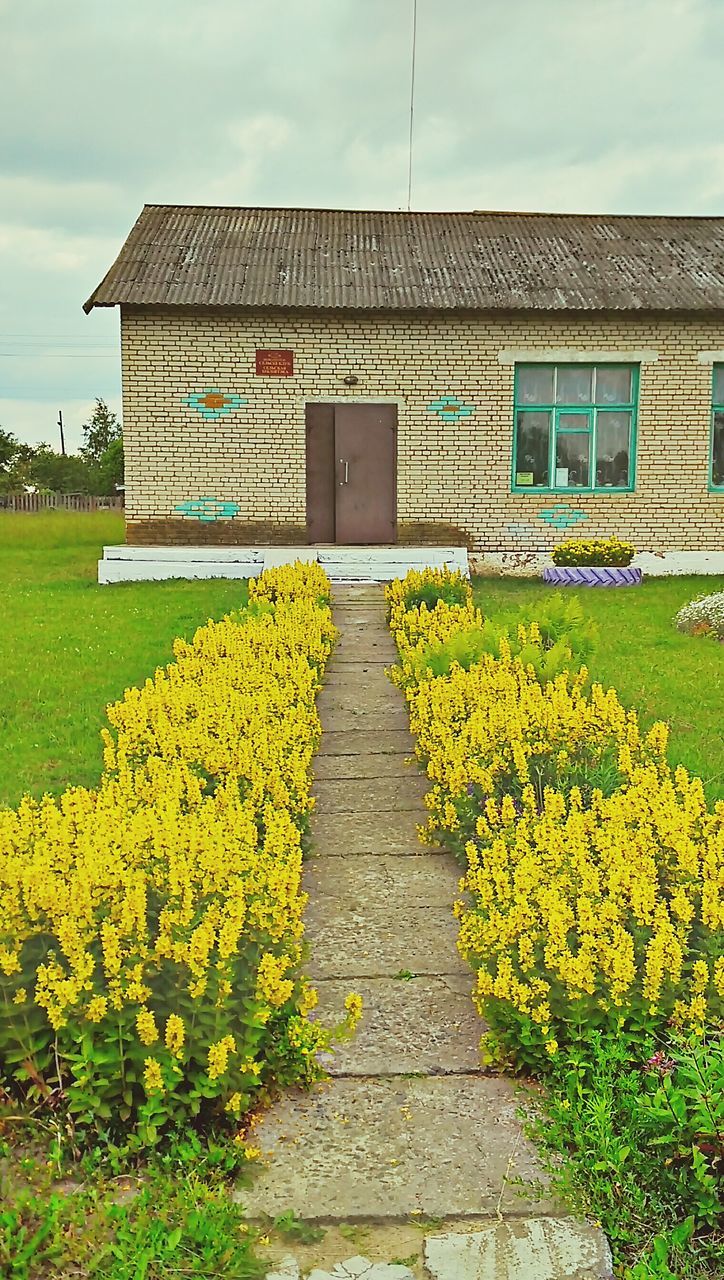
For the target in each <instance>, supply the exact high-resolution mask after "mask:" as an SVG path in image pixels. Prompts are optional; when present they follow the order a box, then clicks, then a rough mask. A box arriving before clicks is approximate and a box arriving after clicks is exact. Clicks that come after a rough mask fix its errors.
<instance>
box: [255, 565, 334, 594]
mask: <svg viewBox="0 0 724 1280" xmlns="http://www.w3.org/2000/svg"><path fill="white" fill-rule="evenodd" d="M291 598H293V599H294V600H301V599H306V600H316V601H324V602H326V603H328V602H329V599H330V584H329V578H328V577H327V574H326V573H325V571H324V569H323V568H322V566H321V564H319V563H318V562H317V561H316V560H297V561H295V563H294V564H293V565H291V566H290V565H288V564H283V565H279V566H277V567H275V568H270V569H265V570H264V573H262V574H260V575H259V577H258V578H250V579H249V599H250V600H269V601H272V602H273V601H276V600H288V599H291Z"/></svg>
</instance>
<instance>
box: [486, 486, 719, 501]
mask: <svg viewBox="0 0 724 1280" xmlns="http://www.w3.org/2000/svg"><path fill="white" fill-rule="evenodd" d="M510 491H511V493H514V494H516V495H520V494H526V493H528V494H530V496H531V497H533V498H551V497H554V498H560V497H564V498H580V497H584V496H585V497H589V498H601V497H613V496H615V497H626V496H627V495H628V496H630V495H631V494H632V493H635V492H636V490H635V489H634V488H629V489H621V488H620V487H619V486H614V485H608V486H605V487H604V488H601V489H584V488H580V489H572V488H570V486H569V488H567V489H538V488H535V487H534V486H533V485H531V484H525V485H523V484H520V485H515V484H514V485H512V487H511V490H510ZM715 492H717V493H724V488H722V489H718V490H715Z"/></svg>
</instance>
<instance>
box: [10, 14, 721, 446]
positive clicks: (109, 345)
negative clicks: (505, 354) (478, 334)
mask: <svg viewBox="0 0 724 1280" xmlns="http://www.w3.org/2000/svg"><path fill="white" fill-rule="evenodd" d="M412 9H413V0H63V3H61V4H58V3H57V0H0V49H2V51H3V70H2V77H0V425H2V426H3V427H4V428H5V429H6V430H9V431H12V432H14V433H15V434H16V435H17V436H18V437H19V438H20V439H22V440H25V441H28V442H30V443H37V442H39V441H45V442H47V443H49V444H51V445H52V446H53V447H56V448H57V447H58V429H57V426H56V422H57V418H58V410H59V409H62V411H63V417H64V419H65V423H66V442H67V446H68V448H69V449H71V450H72V449H75V448H77V446H78V445H79V444H80V443H81V439H82V433H81V427H82V423H83V422H84V421H86V420H87V418H88V417H89V415H90V412H91V411H92V407H93V402H94V399H95V397H97V396H102V397H103V398H104V399H106V400H107V402H108V403H109V404H110V405H111V406H112V407H113V408H115V409H116V410H117V411H118V412H120V409H121V399H120V364H119V350H118V315H117V311H116V310H107V311H106V310H104V311H100V310H96V311H93V312H92V313H91V315H90V316H89V317H86V316H84V314H83V312H82V310H81V307H82V304H83V302H84V300H85V299H86V298H87V297H88V295H89V294H90V293H91V292H92V290H93V289H94V288H95V286H96V284H97V283H98V282H99V280H100V279H101V278H102V276H103V275H104V274H105V272H106V271H107V269H108V267H109V266H110V265H111V263H112V261H113V260H114V258H115V256H116V254H117V253H118V251H119V249H120V247H121V244H122V243H123V240H124V238H125V236H126V234H127V233H128V231H129V230H130V227H131V225H132V224H133V222H134V221H135V218H136V217H137V216H138V213H139V212H140V210H141V208H142V206H143V204H144V203H169V204H232V205H233V204H236V205H255V204H256V205H288V206H314V207H325V208H379V209H399V208H405V207H406V205H407V179H408V136H409V108H410V55H411V31H412ZM722 49H724V0H545V2H544V0H417V48H416V73H415V100H414V135H413V136H414V148H413V173H412V208H413V209H431V210H436V209H447V210H453V209H515V210H543V211H549V212H581V213H596V212H601V213H649V214H655V213H676V214H722V213H724V95H723V94H722V89H721V84H722Z"/></svg>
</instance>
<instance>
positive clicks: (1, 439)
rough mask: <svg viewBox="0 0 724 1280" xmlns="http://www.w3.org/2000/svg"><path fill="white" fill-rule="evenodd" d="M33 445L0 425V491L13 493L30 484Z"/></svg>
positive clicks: (33, 452)
mask: <svg viewBox="0 0 724 1280" xmlns="http://www.w3.org/2000/svg"><path fill="white" fill-rule="evenodd" d="M34 454H35V450H34V449H33V446H32V445H29V444H23V443H22V442H21V441H20V440H18V439H17V437H16V436H14V435H13V433H12V431H5V430H4V429H3V428H2V427H0V493H12V492H13V491H14V490H17V489H22V487H23V485H24V484H28V483H29V480H28V470H29V467H30V463H31V461H32V459H33V457H34Z"/></svg>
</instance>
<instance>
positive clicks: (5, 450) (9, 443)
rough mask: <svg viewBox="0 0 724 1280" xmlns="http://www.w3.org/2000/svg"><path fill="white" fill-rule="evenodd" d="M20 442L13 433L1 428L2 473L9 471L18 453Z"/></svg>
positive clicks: (0, 466)
mask: <svg viewBox="0 0 724 1280" xmlns="http://www.w3.org/2000/svg"><path fill="white" fill-rule="evenodd" d="M18 444H19V441H18V439H17V437H16V436H14V435H13V433H12V431H5V430H4V429H3V428H2V427H0V471H8V470H9V469H10V467H11V466H12V463H13V459H14V457H15V455H16V453H17V451H18Z"/></svg>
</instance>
